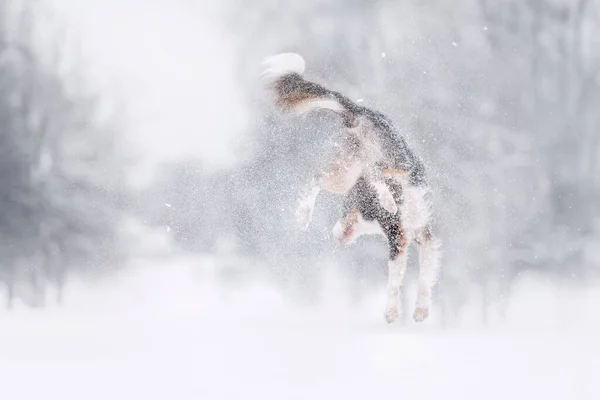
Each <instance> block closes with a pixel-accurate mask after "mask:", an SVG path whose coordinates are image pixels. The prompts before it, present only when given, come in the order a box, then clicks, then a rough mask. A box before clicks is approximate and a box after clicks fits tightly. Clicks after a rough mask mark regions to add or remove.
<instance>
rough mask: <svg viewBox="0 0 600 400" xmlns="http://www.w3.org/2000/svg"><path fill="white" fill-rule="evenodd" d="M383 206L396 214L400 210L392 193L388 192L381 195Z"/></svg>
mask: <svg viewBox="0 0 600 400" xmlns="http://www.w3.org/2000/svg"><path fill="white" fill-rule="evenodd" d="M380 201H381V206H382V207H383V208H384V209H385V210H386V211H387V212H389V213H391V214H396V213H397V212H398V206H397V205H396V201H395V200H394V198H393V197H392V195H391V194H390V193H389V192H388V193H387V194H384V195H383V196H381V199H380Z"/></svg>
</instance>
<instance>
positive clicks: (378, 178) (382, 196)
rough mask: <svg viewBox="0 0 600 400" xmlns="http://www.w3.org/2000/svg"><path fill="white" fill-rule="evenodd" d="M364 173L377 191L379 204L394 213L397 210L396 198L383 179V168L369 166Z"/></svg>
mask: <svg viewBox="0 0 600 400" xmlns="http://www.w3.org/2000/svg"><path fill="white" fill-rule="evenodd" d="M366 175H367V177H368V179H369V182H370V184H371V186H372V187H373V189H375V192H376V193H377V198H378V200H379V204H381V206H382V207H383V208H384V209H385V210H386V211H387V212H389V213H391V214H396V213H397V212H398V205H397V204H396V199H395V198H394V195H393V194H392V192H391V191H390V188H389V187H388V185H386V183H385V181H384V169H383V168H381V167H380V166H374V167H370V168H367V171H366Z"/></svg>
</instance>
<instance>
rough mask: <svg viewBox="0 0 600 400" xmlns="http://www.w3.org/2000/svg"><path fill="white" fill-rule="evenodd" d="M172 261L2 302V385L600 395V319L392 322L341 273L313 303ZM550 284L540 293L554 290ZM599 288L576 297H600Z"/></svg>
mask: <svg viewBox="0 0 600 400" xmlns="http://www.w3.org/2000/svg"><path fill="white" fill-rule="evenodd" d="M162 263H164V261H163V262H158V261H152V262H151V261H147V260H146V261H144V260H139V261H138V263H137V268H133V269H132V271H133V272H129V273H127V274H123V275H121V276H119V277H118V279H114V280H108V281H105V282H102V283H96V284H91V283H81V282H80V283H73V284H72V285H71V286H70V291H69V292H68V293H67V295H68V297H67V304H66V305H65V306H64V307H63V308H60V309H58V308H51V309H49V310H46V311H39V310H27V309H24V308H23V309H18V310H16V311H15V312H12V313H2V314H0V376H1V377H2V394H3V398H10V399H18V400H20V399H39V398H40V397H46V396H48V395H50V396H51V397H59V398H61V399H63V400H66V399H82V398H85V399H86V400H92V399H109V398H110V399H112V400H118V399H165V398H170V399H240V398H246V399H254V398H257V399H307V398H310V399H338V398H340V399H365V398H375V397H376V396H386V397H388V396H390V395H391V396H394V397H399V398H411V399H434V398H435V399H439V398H442V397H443V398H448V399H455V398H456V399H481V398H485V399H507V398H516V399H533V398H535V399H538V398H539V399H565V398H569V399H595V398H598V395H599V394H600V388H599V383H598V380H597V379H595V378H596V377H597V376H598V373H600V357H598V356H599V355H600V353H599V351H598V345H597V339H596V338H597V333H598V331H597V330H594V329H592V328H591V327H588V328H587V329H586V330H580V331H578V330H576V329H570V330H560V329H552V328H551V327H549V326H545V325H539V324H538V325H536V326H533V327H529V328H527V329H524V328H522V325H519V327H518V328H515V327H510V328H495V329H489V330H485V329H479V328H469V327H467V326H468V325H465V326H463V327H461V328H453V329H445V330H441V329H439V328H437V326H435V324H425V325H416V324H412V323H410V324H408V325H407V326H406V327H402V326H401V325H387V324H385V323H384V322H383V314H382V313H383V306H384V302H383V301H382V300H384V298H385V291H384V290H381V291H380V292H379V291H378V292H373V293H372V295H371V296H370V297H368V298H367V299H366V301H365V302H364V303H363V304H362V305H361V306H360V307H357V308H351V307H350V306H349V303H348V302H347V301H345V298H344V296H342V295H341V294H340V292H341V289H340V288H339V282H336V281H335V279H333V278H331V277H332V276H333V275H330V278H328V279H327V282H326V283H324V284H325V287H327V288H328V291H327V292H326V295H325V296H324V297H323V299H322V302H321V303H320V304H318V305H314V306H312V307H308V306H301V305H298V304H294V303H293V302H291V301H289V300H286V299H285V298H284V297H283V296H282V294H281V292H279V291H277V290H276V289H274V288H273V287H271V286H269V285H267V284H266V283H264V282H261V281H257V280H254V281H252V280H248V281H246V282H243V283H236V284H229V285H227V286H223V285H220V284H218V283H217V280H216V273H217V271H218V263H215V262H214V260H210V259H185V260H180V261H179V262H178V263H177V264H176V265H170V264H172V263H173V262H172V261H171V262H170V264H166V263H164V264H162ZM528 285H529V284H528ZM530 289H531V285H529V286H528V287H527V290H523V291H521V292H520V293H521V295H519V296H520V297H519V296H517V297H516V298H518V299H519V302H526V301H527V298H528V297H527V296H529V300H532V299H533V297H535V296H532V293H531V291H530ZM527 293H528V295H527ZM549 293H550V292H547V293H545V294H542V295H541V297H540V299H539V300H540V301H544V302H548V301H549V297H548V296H549ZM593 293H595V292H592V291H591V292H590V294H589V296H592V297H589V296H588V295H582V296H580V297H579V298H578V299H574V301H578V302H579V305H580V306H582V307H583V306H584V305H589V306H590V307H589V308H590V309H591V310H593V307H592V304H598V303H597V300H598V299H597V296H595V297H594V295H593ZM523 296H525V297H523ZM532 304H535V302H534V303H532ZM534 308H535V307H534ZM529 311H530V309H528V308H525V312H529ZM516 321H519V320H518V319H516Z"/></svg>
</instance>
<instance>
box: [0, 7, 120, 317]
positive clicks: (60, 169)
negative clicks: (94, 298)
mask: <svg viewBox="0 0 600 400" xmlns="http://www.w3.org/2000/svg"><path fill="white" fill-rule="evenodd" d="M47 15H48V10H47V9H46V8H44V6H43V5H42V4H40V3H39V2H35V1H28V0H25V1H18V2H17V1H9V0H0V119H1V121H2V122H1V127H2V134H1V135H0V141H1V143H0V152H1V155H0V162H1V163H2V168H0V174H1V178H0V179H1V184H0V209H1V210H2V213H1V215H2V216H1V218H2V222H1V225H0V227H1V229H0V235H1V239H0V246H1V247H2V250H1V254H2V262H1V263H0V282H2V283H4V285H2V286H3V287H2V289H5V290H1V291H0V293H2V292H5V293H6V305H7V306H8V307H9V308H10V307H12V305H13V301H14V300H15V299H17V298H18V299H20V300H21V301H22V302H24V303H25V304H27V305H29V306H33V307H39V306H43V305H44V304H45V302H46V300H47V298H48V295H47V292H46V289H47V288H52V289H54V290H53V293H55V294H56V299H55V300H56V301H58V302H59V303H60V302H61V301H62V296H63V288H64V286H65V283H66V280H67V277H68V275H69V273H70V272H74V273H84V274H86V275H88V276H89V275H92V276H99V275H103V274H104V273H106V272H107V271H110V270H114V268H116V267H117V266H118V265H119V264H120V261H122V260H123V259H124V258H123V257H124V255H125V253H124V252H123V251H122V250H123V249H122V248H121V245H120V244H119V240H118V236H119V220H120V214H121V212H122V210H123V209H124V208H125V206H126V204H127V202H128V200H127V194H126V189H125V185H124V184H125V180H124V177H125V176H124V174H123V168H122V167H123V165H125V164H124V163H125V161H126V160H125V158H124V157H122V155H121V154H120V152H119V150H118V145H117V134H118V133H119V129H120V128H119V114H118V112H117V111H116V110H114V111H113V110H110V108H107V107H106V105H105V104H104V103H103V102H102V101H101V99H100V97H99V96H98V95H97V94H96V93H95V92H94V91H92V90H91V89H89V87H88V85H87V84H86V83H87V82H86V76H85V68H84V67H83V63H79V61H81V60H75V61H73V60H70V61H69V60H67V59H66V57H67V56H66V54H67V53H69V51H68V49H67V48H66V43H65V41H64V36H63V35H62V34H61V33H62V32H61V30H60V29H59V28H57V29H56V30H54V32H53V35H51V38H48V37H47V36H45V35H40V34H39V32H40V29H39V28H40V26H41V20H42V19H43V18H45V17H46V16H47ZM41 36H43V37H41ZM71 53H72V52H71ZM75 58H76V57H75Z"/></svg>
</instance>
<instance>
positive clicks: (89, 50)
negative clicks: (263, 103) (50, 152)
mask: <svg viewBox="0 0 600 400" xmlns="http://www.w3.org/2000/svg"><path fill="white" fill-rule="evenodd" d="M216 4H219V3H218V2H217V3H216ZM52 5H53V6H54V7H56V13H57V14H59V17H60V18H64V19H66V20H67V22H68V24H69V30H70V34H71V35H76V36H77V37H79V38H80V43H81V44H82V45H83V46H82V47H83V50H84V55H85V57H86V61H87V62H88V67H90V68H91V69H92V73H93V76H94V78H95V79H96V80H97V83H99V84H100V86H102V87H103V89H104V90H108V91H111V90H115V89H117V90H116V91H118V92H122V93H123V95H124V97H125V99H126V102H127V109H128V115H129V124H130V125H129V126H130V129H129V132H127V134H128V135H129V137H130V138H131V139H132V140H133V145H132V150H134V151H136V153H137V155H139V156H141V158H142V160H143V167H141V168H139V169H138V171H137V174H136V175H135V176H136V180H137V181H138V183H141V182H139V180H144V181H147V180H148V179H150V178H151V176H152V172H153V171H152V168H151V167H152V166H153V165H154V164H155V163H156V162H157V161H160V160H169V159H174V158H177V157H180V156H186V155H198V156H200V157H202V158H203V159H205V160H206V161H207V162H209V163H211V165H217V166H218V165H223V164H226V163H228V162H230V161H232V154H231V143H232V141H233V139H234V136H235V135H236V134H237V133H239V132H240V130H241V129H242V128H243V126H244V113H243V109H242V105H241V100H240V97H239V95H238V92H236V87H235V82H234V81H233V79H232V78H233V75H234V66H233V63H234V54H235V53H234V48H233V43H232V41H231V39H230V38H228V37H227V35H226V32H225V31H224V30H223V29H222V28H221V27H220V26H219V24H218V22H215V21H217V20H218V18H217V17H216V14H217V12H218V10H216V7H215V2H210V1H206V0H189V1H187V2H186V1H173V0H171V1H170V0H149V1H148V0H146V1H145V0H103V1H94V2H91V1H82V0H54V1H53V2H52Z"/></svg>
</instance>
